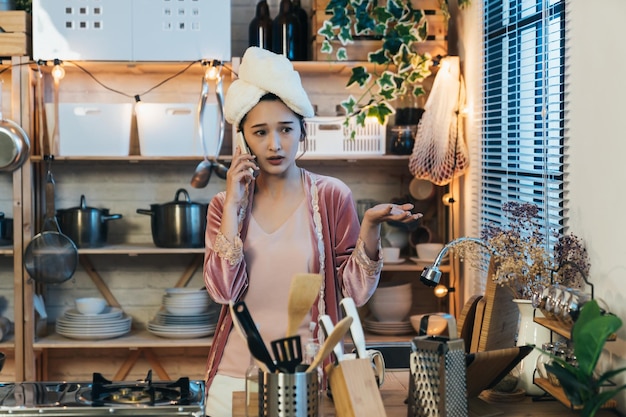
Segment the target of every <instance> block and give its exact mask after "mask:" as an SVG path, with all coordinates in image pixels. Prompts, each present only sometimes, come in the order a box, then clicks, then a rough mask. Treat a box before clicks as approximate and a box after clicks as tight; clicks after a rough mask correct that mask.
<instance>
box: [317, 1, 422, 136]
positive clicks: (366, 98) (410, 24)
mask: <svg viewBox="0 0 626 417" xmlns="http://www.w3.org/2000/svg"><path fill="white" fill-rule="evenodd" d="M326 13H327V14H328V13H330V14H332V16H331V17H330V18H329V19H327V20H326V21H324V23H323V25H322V27H321V28H320V29H319V30H318V34H320V35H323V36H324V37H325V40H324V41H323V42H322V46H321V49H320V50H321V52H322V53H325V54H328V56H329V58H330V59H333V56H334V59H336V60H338V61H345V60H348V59H349V57H348V53H347V50H346V47H345V46H346V45H348V44H350V43H353V42H355V37H369V38H374V39H380V40H381V47H380V49H378V50H377V51H374V52H371V53H369V54H368V62H370V63H372V64H375V65H374V67H373V69H372V68H371V66H369V67H367V66H365V65H358V66H355V67H354V68H353V69H352V74H351V76H350V78H349V80H348V82H347V87H350V86H352V85H358V86H359V87H360V88H361V90H362V91H363V93H362V94H361V95H360V97H358V98H356V97H354V96H352V95H350V96H349V97H348V99H346V100H345V101H343V102H342V103H341V105H342V107H343V108H345V110H346V114H347V115H348V116H356V121H357V123H358V124H359V125H361V126H363V125H364V123H365V118H366V117H375V118H377V119H378V121H379V122H380V123H381V124H384V123H386V122H387V118H388V117H389V116H390V115H391V114H393V113H394V112H395V109H394V107H393V105H392V104H391V103H392V102H393V101H395V100H396V99H398V98H399V97H401V96H403V95H405V94H413V95H415V96H420V95H422V94H425V90H424V88H423V85H422V82H423V81H424V79H425V78H426V77H428V76H429V75H430V74H431V72H430V67H431V66H432V64H433V61H432V57H431V56H430V54H428V53H423V54H420V53H417V52H415V48H414V45H415V43H417V42H423V41H425V40H426V37H427V33H428V22H427V20H426V15H425V13H424V11H423V10H418V9H414V8H413V6H412V5H411V2H410V1H409V0H387V1H384V2H383V1H378V0H330V1H329V3H328V5H327V7H326ZM334 41H338V42H339V43H340V45H341V46H339V47H338V48H336V49H335V47H334V46H333V42H334ZM346 123H347V120H346Z"/></svg>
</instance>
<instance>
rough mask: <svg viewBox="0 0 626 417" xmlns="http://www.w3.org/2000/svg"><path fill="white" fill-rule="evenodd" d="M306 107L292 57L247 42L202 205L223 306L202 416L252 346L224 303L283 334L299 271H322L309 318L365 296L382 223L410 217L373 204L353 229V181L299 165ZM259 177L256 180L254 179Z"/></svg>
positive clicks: (224, 400)
mask: <svg viewBox="0 0 626 417" xmlns="http://www.w3.org/2000/svg"><path fill="white" fill-rule="evenodd" d="M313 115H314V112H313V106H312V105H311V102H310V101H309V99H308V96H307V94H306V92H305V91H304V89H303V87H302V84H301V82H300V76H299V75H298V73H297V72H296V71H294V70H293V66H292V64H291V62H290V61H289V60H287V59H286V58H285V57H283V56H282V55H276V54H274V53H272V52H269V51H267V50H264V49H261V48H256V47H251V48H249V49H248V50H247V51H246V53H245V54H244V56H243V59H242V62H241V66H240V69H239V78H238V79H237V80H236V81H234V82H233V83H232V84H231V86H230V88H229V89H228V92H227V94H226V100H225V116H226V119H227V120H228V122H229V123H231V124H232V126H233V128H234V129H237V131H238V135H239V136H240V138H243V141H245V143H247V146H248V147H249V151H250V153H248V152H247V150H246V149H245V146H243V145H241V146H237V148H236V149H235V153H234V156H233V160H232V163H231V166H230V169H229V170H228V174H227V178H226V191H224V192H222V193H219V194H218V195H216V196H215V197H214V198H213V199H212V201H211V204H210V206H209V210H208V216H207V229H206V256H205V265H204V279H205V283H206V287H207V289H208V291H209V294H210V295H211V297H212V298H213V299H214V300H215V301H216V302H218V303H222V304H225V306H224V307H223V308H222V312H221V315H220V318H219V321H218V325H217V330H216V333H215V336H214V341H213V345H212V347H211V351H210V352H209V358H208V364H207V389H208V398H207V415H209V416H211V417H221V416H230V415H231V408H232V405H231V398H232V392H233V391H243V390H244V388H245V379H244V375H245V371H246V368H247V367H248V365H249V363H250V359H249V358H250V353H249V351H248V348H247V345H246V343H245V341H244V340H243V339H242V338H241V337H240V336H239V335H238V334H237V332H233V331H231V330H232V320H231V317H230V314H229V310H228V306H227V305H226V304H228V303H229V302H231V301H239V300H244V301H245V302H246V305H247V306H248V309H249V310H250V312H251V314H252V317H253V318H254V319H255V322H257V324H258V325H259V329H260V332H261V334H262V336H263V339H264V340H265V341H266V342H267V343H269V341H270V340H275V339H279V338H282V337H285V330H286V326H287V295H288V292H289V286H290V280H291V278H292V277H293V275H294V274H297V273H309V272H311V273H320V274H322V275H323V277H324V280H323V285H322V290H321V291H320V297H318V301H317V302H316V304H315V305H314V306H313V308H312V311H311V313H310V317H309V319H310V320H303V323H301V326H300V329H299V334H300V335H301V336H303V337H304V336H306V335H307V333H308V324H309V321H316V320H317V317H318V315H320V314H329V315H330V316H331V317H332V318H333V320H334V321H337V319H338V317H339V312H338V310H339V308H338V303H339V300H340V299H341V298H342V297H352V298H353V299H354V301H355V302H356V304H357V305H363V304H365V303H366V302H367V300H368V299H369V298H370V296H371V295H372V293H373V292H374V290H375V289H376V286H377V284H378V280H379V278H380V270H381V268H382V259H381V255H380V253H381V251H380V224H381V223H383V222H385V221H388V220H394V221H402V222H411V221H415V220H417V219H418V218H420V217H421V214H412V213H411V212H410V210H411V209H412V208H413V206H412V205H411V204H402V205H392V204H380V205H378V206H376V207H373V208H371V209H369V210H368V211H367V212H366V213H365V215H364V217H363V222H362V225H361V226H360V227H359V221H358V217H357V212H356V208H355V204H354V200H353V198H352V194H351V192H350V189H349V188H348V187H347V186H346V185H345V184H344V183H343V182H341V181H340V180H338V179H335V178H331V177H327V176H321V175H317V174H313V173H311V172H308V171H306V170H304V169H301V168H299V167H298V166H297V165H296V156H297V154H298V149H299V145H300V142H302V141H304V140H305V139H306V131H305V124H304V123H305V122H304V118H305V117H313ZM255 177H256V178H255Z"/></svg>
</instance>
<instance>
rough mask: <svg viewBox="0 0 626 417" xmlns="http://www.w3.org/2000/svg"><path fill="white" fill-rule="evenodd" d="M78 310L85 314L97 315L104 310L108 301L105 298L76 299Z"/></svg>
mask: <svg viewBox="0 0 626 417" xmlns="http://www.w3.org/2000/svg"><path fill="white" fill-rule="evenodd" d="M75 303H76V310H78V311H79V312H80V313H82V314H85V315H91V316H93V315H96V314H100V313H102V312H103V311H104V309H105V308H106V306H107V302H106V300H105V299H104V298H99V297H84V298H77V299H76V300H75Z"/></svg>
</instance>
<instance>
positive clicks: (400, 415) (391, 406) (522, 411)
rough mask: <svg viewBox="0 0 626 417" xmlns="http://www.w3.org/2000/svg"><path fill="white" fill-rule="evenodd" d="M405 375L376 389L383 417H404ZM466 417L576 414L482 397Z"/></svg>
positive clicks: (240, 398)
mask: <svg viewBox="0 0 626 417" xmlns="http://www.w3.org/2000/svg"><path fill="white" fill-rule="evenodd" d="M408 378H409V375H408V372H407V371H387V373H386V375H385V383H384V384H383V386H382V387H381V389H380V393H381V397H382V400H383V403H384V405H385V410H386V412H387V417H406V416H407V406H406V404H405V403H404V401H405V400H406V398H407V393H408V381H409V379H408ZM243 402H244V393H243V392H236V393H234V394H233V417H245V412H244V407H243ZM619 415H620V414H619V413H617V412H616V411H614V410H601V411H600V412H599V413H598V414H596V417H608V416H613V417H614V416H619ZM335 416H336V413H335V408H334V406H333V403H332V401H331V400H330V399H328V398H326V397H325V398H324V399H323V400H322V406H321V413H320V417H335ZM469 416H470V417H490V416H506V417H526V416H532V417H570V416H571V417H576V416H579V414H578V413H577V412H576V411H573V410H570V409H568V408H567V407H565V406H564V405H563V404H561V403H560V402H558V401H556V400H554V399H552V398H551V397H549V396H546V397H541V399H539V400H533V399H532V398H531V397H521V398H519V399H516V400H515V401H511V400H507V401H505V402H498V401H491V400H488V399H486V398H485V397H484V396H483V397H480V398H474V399H472V400H471V401H470V404H469Z"/></svg>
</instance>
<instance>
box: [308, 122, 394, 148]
mask: <svg viewBox="0 0 626 417" xmlns="http://www.w3.org/2000/svg"><path fill="white" fill-rule="evenodd" d="M344 121H345V117H342V116H337V117H319V116H316V117H312V118H309V119H306V127H307V129H306V130H307V141H306V142H305V143H303V144H301V145H300V150H301V151H305V150H306V152H305V155H308V156H357V155H383V154H384V153H385V136H386V129H385V126H384V125H381V124H380V123H378V121H377V120H376V119H371V118H368V119H366V120H365V126H359V125H357V123H356V121H355V120H354V118H352V119H351V120H350V124H349V127H346V126H344ZM352 130H355V131H356V135H355V137H354V139H351V137H350V132H351V131H352Z"/></svg>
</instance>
